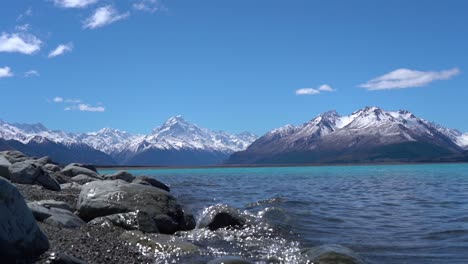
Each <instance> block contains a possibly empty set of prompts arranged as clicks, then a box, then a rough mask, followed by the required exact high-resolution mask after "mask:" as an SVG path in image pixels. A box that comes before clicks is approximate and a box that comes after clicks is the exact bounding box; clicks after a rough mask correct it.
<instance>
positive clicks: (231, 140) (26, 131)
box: [0, 116, 256, 165]
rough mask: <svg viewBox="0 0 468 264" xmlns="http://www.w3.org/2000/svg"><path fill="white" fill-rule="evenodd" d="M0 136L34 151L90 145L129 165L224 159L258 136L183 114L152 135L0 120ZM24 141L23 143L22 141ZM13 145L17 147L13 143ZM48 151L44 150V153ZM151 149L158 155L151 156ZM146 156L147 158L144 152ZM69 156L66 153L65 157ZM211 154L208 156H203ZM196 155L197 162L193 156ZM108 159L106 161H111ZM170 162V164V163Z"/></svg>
mask: <svg viewBox="0 0 468 264" xmlns="http://www.w3.org/2000/svg"><path fill="white" fill-rule="evenodd" d="M0 139H3V140H4V141H5V140H6V141H10V143H9V144H10V145H15V146H16V148H21V149H23V150H26V151H25V152H29V153H31V154H30V155H37V153H36V152H34V151H37V146H38V144H39V145H40V144H43V145H51V144H53V145H54V147H58V146H60V147H62V148H65V149H66V148H68V149H73V150H77V149H79V148H82V149H83V148H87V149H91V150H93V151H97V152H98V154H99V156H100V158H99V160H101V161H103V160H105V159H103V158H102V157H101V156H102V155H106V156H108V158H109V160H112V161H113V162H112V164H114V163H117V164H125V165H179V164H180V165H200V164H203V165H212V164H215V163H220V162H222V161H223V160H224V159H226V158H227V157H228V156H229V155H230V154H231V153H233V152H236V151H241V150H244V149H246V148H247V147H248V146H249V145H250V144H251V143H252V142H253V141H255V139H256V136H255V135H253V134H251V133H248V132H244V133H241V134H239V135H232V134H228V133H226V132H222V131H211V130H209V129H205V128H200V127H198V126H196V125H194V124H191V123H189V122H187V121H185V120H184V119H183V118H182V117H181V116H175V117H172V118H170V119H168V120H167V121H166V122H165V123H164V124H163V125H162V126H160V127H157V128H155V129H154V130H153V131H152V132H151V133H150V134H149V135H134V134H131V133H128V132H125V131H121V130H118V129H111V128H103V129H101V130H99V131H97V132H89V133H67V132H63V131H58V130H49V129H47V128H46V127H45V126H44V125H42V124H40V123H39V124H10V123H6V122H3V121H1V120H0ZM18 143H21V145H18ZM28 145H34V146H35V148H36V150H28V147H27V146H28ZM12 148H13V147H12ZM165 151H166V152H167V151H169V152H171V160H170V162H169V160H167V161H164V162H160V160H164V159H165V158H164V157H160V156H161V152H165ZM43 152H44V151H42V152H41V154H42V153H43ZM151 152H158V153H154V154H155V155H153V156H151ZM178 152H184V153H191V155H194V156H195V157H188V156H185V157H184V158H183V160H180V159H179V158H178V157H177V153H178ZM60 153H61V155H62V157H60V158H58V159H57V158H55V157H54V153H52V152H51V153H50V154H48V155H50V156H52V158H55V160H58V161H63V160H67V161H68V158H67V156H68V155H66V153H65V151H64V150H61V151H60ZM75 154H76V153H70V158H76V155H75ZM95 155H96V153H95V154H94V155H90V156H83V158H84V159H85V161H83V160H72V161H81V162H87V163H95V162H93V159H94V158H95ZM142 155H143V156H144V160H145V161H144V162H143V161H141V160H140V158H139V157H140V156H142ZM64 156H65V157H64ZM205 156H207V157H206V158H203V157H205ZM194 158H196V159H197V161H196V162H192V161H191V160H192V159H194ZM109 160H108V161H105V162H107V163H109ZM169 163H170V164H169Z"/></svg>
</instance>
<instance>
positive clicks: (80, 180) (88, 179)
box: [70, 174, 99, 185]
mask: <svg viewBox="0 0 468 264" xmlns="http://www.w3.org/2000/svg"><path fill="white" fill-rule="evenodd" d="M70 180H71V181H72V182H76V183H78V184H81V185H83V184H85V183H88V182H92V181H98V180H99V179H97V178H93V177H89V176H88V175H84V174H79V175H76V176H74V177H72V178H71V179H70Z"/></svg>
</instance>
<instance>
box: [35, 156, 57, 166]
mask: <svg viewBox="0 0 468 264" xmlns="http://www.w3.org/2000/svg"><path fill="white" fill-rule="evenodd" d="M34 162H35V163H36V164H39V165H42V166H45V165H46V164H53V163H54V162H53V161H52V160H51V159H50V158H49V157H48V156H45V157H42V158H38V159H36V160H34Z"/></svg>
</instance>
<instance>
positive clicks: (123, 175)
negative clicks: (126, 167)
mask: <svg viewBox="0 0 468 264" xmlns="http://www.w3.org/2000/svg"><path fill="white" fill-rule="evenodd" d="M104 179H105V180H124V181H126V182H132V181H133V180H134V179H135V176H133V175H132V174H131V173H129V172H128V171H118V172H116V173H113V174H106V175H104Z"/></svg>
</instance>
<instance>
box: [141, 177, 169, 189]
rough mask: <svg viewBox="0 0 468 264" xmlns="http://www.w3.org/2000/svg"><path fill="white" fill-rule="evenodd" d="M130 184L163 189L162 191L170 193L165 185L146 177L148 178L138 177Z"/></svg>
mask: <svg viewBox="0 0 468 264" xmlns="http://www.w3.org/2000/svg"><path fill="white" fill-rule="evenodd" d="M132 183H137V184H143V185H151V186H153V187H156V188H159V189H163V190H165V191H168V192H170V191H171V190H170V189H169V187H168V186H167V185H166V184H164V183H162V182H160V181H158V180H156V179H154V178H151V177H148V176H138V177H136V178H135V179H134V180H133V182H132Z"/></svg>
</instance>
